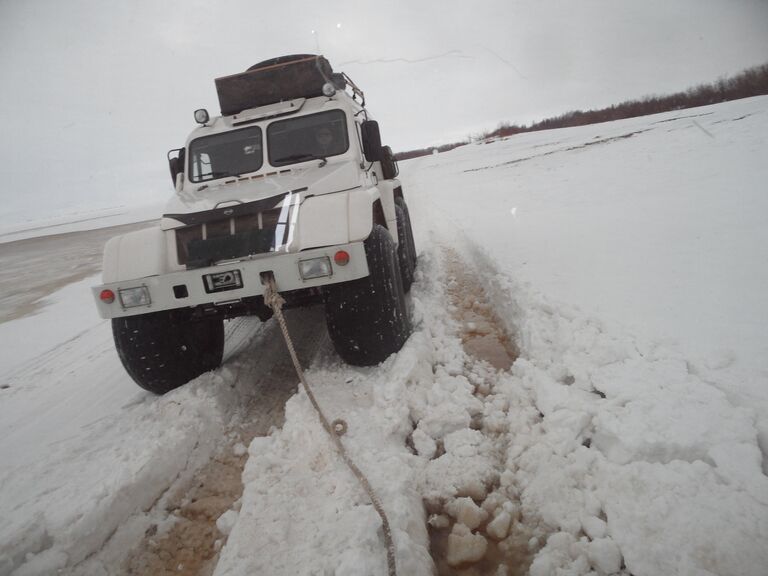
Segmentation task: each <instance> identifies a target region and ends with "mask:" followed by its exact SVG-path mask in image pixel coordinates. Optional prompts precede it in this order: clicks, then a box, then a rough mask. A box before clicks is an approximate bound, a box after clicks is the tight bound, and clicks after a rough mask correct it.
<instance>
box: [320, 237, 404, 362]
mask: <svg viewBox="0 0 768 576" xmlns="http://www.w3.org/2000/svg"><path fill="white" fill-rule="evenodd" d="M365 256H366V259H367V261H368V270H369V275H368V276H366V277H365V278H360V279H359V280H352V281H350V282H342V283H340V284H332V285H330V286H326V287H325V288H324V289H323V295H324V301H325V318H326V321H327V323H328V333H329V334H330V336H331V340H332V342H333V346H334V348H336V352H338V354H339V356H341V358H342V359H343V360H344V361H345V362H347V363H349V364H354V365H357V366H372V365H375V364H378V363H379V362H382V361H383V360H385V359H386V358H387V357H388V356H389V355H390V354H392V353H394V352H397V351H398V350H400V348H402V347H403V344H404V343H405V341H406V340H407V339H408V336H409V335H410V333H411V323H410V320H409V319H408V310H407V306H406V302H405V293H404V291H403V284H402V280H401V278H400V266H399V265H398V261H397V254H396V251H395V245H394V242H392V237H391V236H390V235H389V232H388V231H387V230H386V228H384V227H382V226H380V225H378V224H375V225H374V226H373V230H371V234H370V236H368V238H367V239H366V241H365Z"/></svg>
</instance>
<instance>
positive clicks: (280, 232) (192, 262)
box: [176, 208, 291, 268]
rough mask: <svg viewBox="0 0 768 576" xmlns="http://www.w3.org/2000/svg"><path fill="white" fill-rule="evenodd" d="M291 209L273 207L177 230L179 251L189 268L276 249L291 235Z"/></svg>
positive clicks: (181, 260) (178, 254)
mask: <svg viewBox="0 0 768 576" xmlns="http://www.w3.org/2000/svg"><path fill="white" fill-rule="evenodd" d="M290 212H291V210H288V209H286V210H283V209H282V208H274V209H271V210H264V211H262V212H255V213H252V214H243V215H238V216H233V217H230V218H222V219H219V220H212V221H209V222H203V223H202V224H195V225H193V226H185V227H184V228H178V229H177V230H176V255H177V257H178V260H179V264H183V265H186V266H187V268H202V267H204V266H211V265H213V264H214V263H216V262H219V261H221V260H234V259H237V258H245V257H247V256H252V255H254V254H264V253H268V252H274V251H275V249H276V248H278V247H280V246H282V245H284V244H285V243H286V242H287V239H288V228H289V226H288V223H289V221H290Z"/></svg>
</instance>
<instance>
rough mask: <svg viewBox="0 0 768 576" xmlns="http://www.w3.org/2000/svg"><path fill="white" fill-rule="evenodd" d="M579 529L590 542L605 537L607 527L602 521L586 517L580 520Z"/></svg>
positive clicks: (594, 517)
mask: <svg viewBox="0 0 768 576" xmlns="http://www.w3.org/2000/svg"><path fill="white" fill-rule="evenodd" d="M581 527H582V529H583V530H584V533H585V534H586V535H587V536H589V538H590V539H591V540H597V539H598V538H602V537H604V536H605V530H606V528H607V525H606V523H605V521H604V520H601V519H600V518H598V517H597V516H587V517H586V518H584V519H582V521H581Z"/></svg>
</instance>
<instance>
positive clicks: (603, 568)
mask: <svg viewBox="0 0 768 576" xmlns="http://www.w3.org/2000/svg"><path fill="white" fill-rule="evenodd" d="M587 557H588V558H589V562H590V564H592V566H593V567H594V568H595V569H596V570H597V572H598V574H613V573H614V572H618V571H619V570H620V569H621V551H620V550H619V547H618V546H616V543H615V542H614V541H613V540H611V539H610V538H600V539H598V540H594V541H593V542H590V543H589V544H587Z"/></svg>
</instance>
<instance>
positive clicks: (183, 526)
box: [124, 307, 328, 576]
mask: <svg viewBox="0 0 768 576" xmlns="http://www.w3.org/2000/svg"><path fill="white" fill-rule="evenodd" d="M286 320H287V322H288V324H289V326H290V328H291V336H292V338H293V341H294V345H295V346H296V350H297V353H298V355H299V357H300V359H301V360H302V361H303V362H304V363H305V364H306V365H309V364H310V363H311V361H312V359H313V358H314V357H315V355H316V354H317V353H318V351H319V350H321V349H322V348H323V347H324V346H326V347H327V346H328V339H327V333H326V331H325V323H324V318H323V310H322V307H315V308H312V309H305V310H299V311H296V310H294V311H291V310H289V311H286ZM230 324H231V326H229V327H228V330H229V332H228V336H229V338H228V339H229V341H230V342H229V344H230V345H231V346H232V348H231V350H229V351H228V353H227V358H228V359H229V363H230V364H232V365H233V371H234V378H233V381H232V385H233V386H236V385H238V386H241V387H243V388H244V389H246V390H247V392H246V393H245V394H244V396H243V403H242V405H241V407H240V409H239V410H238V412H237V414H236V415H234V417H233V422H232V424H231V425H230V427H229V430H228V432H227V434H226V440H225V443H224V446H223V447H222V448H221V449H220V450H219V451H218V452H217V453H216V454H215V455H214V456H213V458H212V459H211V460H210V461H209V462H208V463H207V464H206V465H205V466H203V467H202V469H200V470H199V471H198V473H197V474H196V475H195V479H194V482H193V484H192V485H191V486H187V487H183V488H182V487H175V488H174V489H173V492H174V493H173V494H169V495H168V496H169V497H168V498H167V499H165V501H164V502H163V503H162V506H163V507H164V508H165V513H166V515H167V519H166V520H165V521H161V522H156V523H153V524H151V525H150V526H149V527H148V528H147V531H146V533H145V537H144V539H143V540H142V542H141V543H140V545H139V546H138V547H137V548H136V549H135V550H134V551H133V552H132V553H131V554H130V556H129V557H128V559H127V560H126V563H125V566H124V574H127V575H131V576H134V575H135V576H140V575H144V574H153V575H156V576H165V575H168V576H170V575H171V574H174V575H182V576H208V575H210V574H212V573H213V570H214V569H215V566H216V562H217V560H218V553H219V551H220V550H221V547H222V546H223V544H224V543H225V542H226V537H227V535H228V533H229V530H230V529H231V526H232V524H233V523H234V521H235V519H236V518H237V513H238V511H239V505H240V502H239V500H240V497H241V495H242V492H243V484H242V480H241V476H242V472H243V467H244V465H245V462H246V454H247V449H246V446H247V445H249V444H250V442H251V440H253V438H255V437H256V436H264V435H266V434H268V433H269V431H270V430H271V429H272V428H273V427H279V426H281V425H282V423H283V421H284V418H285V414H284V406H285V402H286V401H287V400H288V398H290V397H291V396H292V395H293V394H294V393H295V392H296V390H297V384H298V379H297V377H296V374H295V372H294V370H293V364H292V363H291V360H290V357H289V355H288V352H287V350H286V348H285V343H284V342H283V339H282V335H281V333H280V330H279V327H278V326H277V324H276V323H275V322H273V321H270V322H268V323H266V324H265V325H263V326H262V327H261V328H260V329H259V330H258V332H257V333H256V335H255V336H254V337H252V338H250V339H247V338H245V337H244V336H245V335H246V334H247V324H248V319H243V318H240V319H236V320H234V321H233V322H231V323H230Z"/></svg>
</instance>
